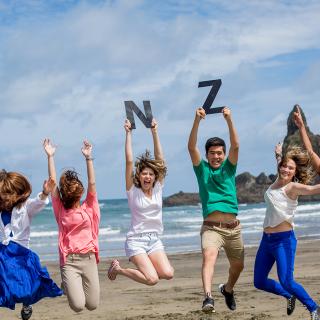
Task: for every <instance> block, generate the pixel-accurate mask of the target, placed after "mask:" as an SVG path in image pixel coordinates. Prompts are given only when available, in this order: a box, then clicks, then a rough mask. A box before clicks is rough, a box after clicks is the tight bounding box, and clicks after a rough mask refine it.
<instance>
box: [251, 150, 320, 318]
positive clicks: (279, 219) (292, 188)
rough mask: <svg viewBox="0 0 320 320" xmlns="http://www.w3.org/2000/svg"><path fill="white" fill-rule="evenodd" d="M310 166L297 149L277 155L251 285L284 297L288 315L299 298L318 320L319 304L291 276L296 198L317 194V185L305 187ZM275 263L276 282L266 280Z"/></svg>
mask: <svg viewBox="0 0 320 320" xmlns="http://www.w3.org/2000/svg"><path fill="white" fill-rule="evenodd" d="M278 151H279V149H278ZM276 156H277V149H276ZM278 156H279V154H278ZM309 163H310V161H309V156H308V153H307V152H305V151H302V149H300V148H298V147H293V148H291V149H290V150H288V152H287V153H286V154H285V156H284V157H283V158H281V155H280V159H279V164H278V177H277V179H276V181H275V182H274V183H273V184H272V185H271V186H270V187H269V189H268V190H267V191H266V193H265V195H264V198H265V202H266V207H267V209H266V216H265V219H264V223H263V228H264V232H263V237H262V240H261V243H260V246H259V249H258V252H257V256H256V261H255V266H254V286H255V287H256V288H257V289H260V290H264V291H267V292H271V293H274V294H276V295H280V296H283V297H285V298H286V299H287V314H288V315H290V314H292V312H293V310H294V307H295V300H296V299H298V300H299V301H300V302H301V303H302V304H304V305H305V306H306V308H307V309H308V310H309V312H310V315H311V319H312V320H316V319H320V309H319V307H318V305H317V304H316V302H315V301H314V300H313V299H312V298H311V297H310V296H309V294H308V293H307V292H306V291H305V289H304V288H303V287H302V286H301V285H300V284H299V283H297V282H295V280H294V277H293V270H294V259H295V253H296V246H297V240H296V237H295V235H294V231H293V226H294V225H293V218H294V214H295V211H296V208H297V205H298V196H300V195H313V194H320V185H314V186H309V185H307V184H308V183H310V181H311V180H312V178H313V176H314V174H313V171H312V169H311V167H310V165H309ZM274 263H276V265H277V273H278V278H279V282H277V281H275V280H273V279H270V278H268V275H269V272H270V270H271V268H272V266H273V264H274Z"/></svg>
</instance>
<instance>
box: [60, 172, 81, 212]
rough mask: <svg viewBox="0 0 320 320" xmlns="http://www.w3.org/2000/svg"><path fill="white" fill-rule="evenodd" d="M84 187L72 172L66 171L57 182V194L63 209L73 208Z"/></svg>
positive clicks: (75, 173)
mask: <svg viewBox="0 0 320 320" xmlns="http://www.w3.org/2000/svg"><path fill="white" fill-rule="evenodd" d="M83 191H84V187H83V184H82V182H81V181H80V179H79V177H78V173H77V172H75V171H74V170H66V171H65V172H63V173H62V175H61V177H60V181H59V192H60V198H61V201H62V204H63V206H64V208H65V209H71V208H73V207H74V206H75V205H76V204H77V202H78V201H80V199H81V196H82V194H83Z"/></svg>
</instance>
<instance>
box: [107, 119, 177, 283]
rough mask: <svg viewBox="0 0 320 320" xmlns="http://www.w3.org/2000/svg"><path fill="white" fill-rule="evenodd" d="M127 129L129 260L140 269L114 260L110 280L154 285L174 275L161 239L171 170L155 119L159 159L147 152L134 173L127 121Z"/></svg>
mask: <svg viewBox="0 0 320 320" xmlns="http://www.w3.org/2000/svg"><path fill="white" fill-rule="evenodd" d="M124 128H125V130H126V144H125V154H126V190H127V196H128V204H129V208H130V211H131V227H130V229H129V231H128V233H127V240H126V243H125V250H126V255H127V257H128V258H129V260H130V261H131V262H133V263H134V264H135V266H136V267H137V269H132V268H122V267H121V266H120V264H119V261H118V260H113V261H112V263H111V265H110V268H109V271H108V277H109V279H110V280H115V279H116V277H117V275H118V274H119V275H123V276H125V277H128V278H130V279H132V280H134V281H137V282H140V283H143V284H146V285H150V286H152V285H155V284H156V283H157V282H158V281H159V279H167V280H169V279H172V277H173V272H174V270H173V268H172V266H171V265H170V262H169V260H168V258H167V255H166V253H165V251H164V247H163V245H162V242H161V240H160V239H159V237H158V236H159V234H161V233H162V231H163V225H162V188H163V181H164V177H165V175H166V170H167V168H166V166H165V162H164V159H163V154H162V148H161V144H160V139H159V136H158V131H157V129H158V125H157V122H156V121H155V120H154V119H153V120H152V124H151V133H152V138H153V144H154V155H155V159H151V157H150V154H149V152H148V151H147V152H146V153H145V154H144V155H142V156H141V157H139V158H138V159H137V161H136V162H135V172H133V155H132V143H131V135H132V131H131V123H130V121H129V120H126V122H125V125H124Z"/></svg>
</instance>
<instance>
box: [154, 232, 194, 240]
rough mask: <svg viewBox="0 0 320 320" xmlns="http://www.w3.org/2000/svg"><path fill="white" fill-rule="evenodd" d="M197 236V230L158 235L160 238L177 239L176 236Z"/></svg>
mask: <svg viewBox="0 0 320 320" xmlns="http://www.w3.org/2000/svg"><path fill="white" fill-rule="evenodd" d="M195 236H199V232H184V233H175V234H163V235H161V236H160V238H161V239H177V238H190V237H195Z"/></svg>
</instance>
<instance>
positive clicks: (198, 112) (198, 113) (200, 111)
mask: <svg viewBox="0 0 320 320" xmlns="http://www.w3.org/2000/svg"><path fill="white" fill-rule="evenodd" d="M196 118H197V119H198V120H202V119H205V118H206V112H205V110H204V109H203V108H202V107H199V108H198V109H197V110H196Z"/></svg>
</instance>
